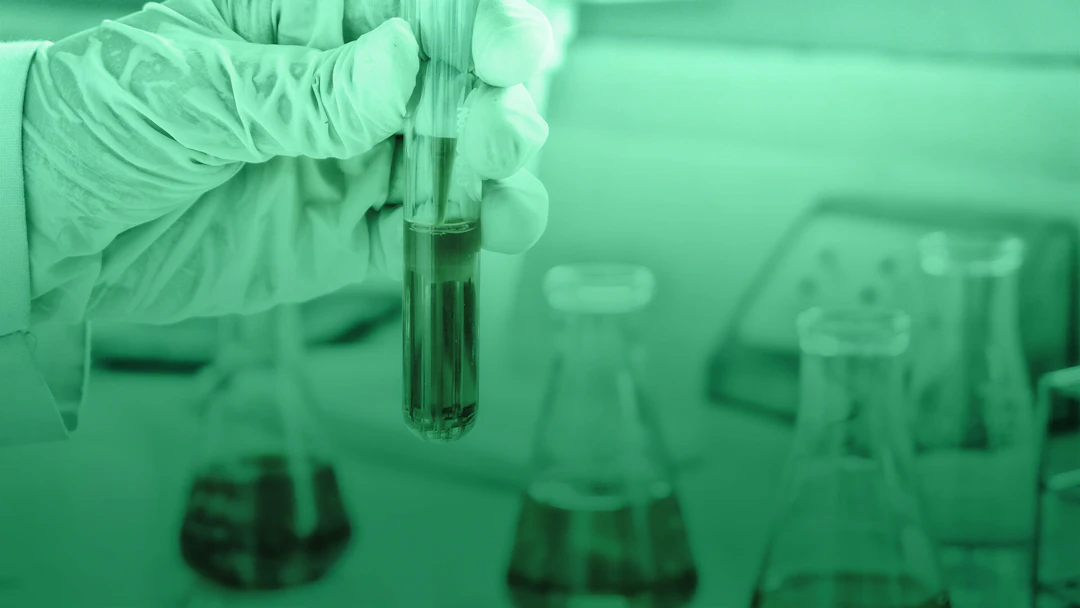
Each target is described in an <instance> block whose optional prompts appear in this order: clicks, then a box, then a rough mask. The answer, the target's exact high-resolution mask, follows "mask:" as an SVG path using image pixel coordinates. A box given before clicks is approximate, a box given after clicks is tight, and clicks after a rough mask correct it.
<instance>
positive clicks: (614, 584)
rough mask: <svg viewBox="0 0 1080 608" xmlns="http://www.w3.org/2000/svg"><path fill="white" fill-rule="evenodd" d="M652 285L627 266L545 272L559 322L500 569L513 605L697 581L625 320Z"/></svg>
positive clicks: (666, 603) (635, 601)
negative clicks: (529, 467)
mask: <svg viewBox="0 0 1080 608" xmlns="http://www.w3.org/2000/svg"><path fill="white" fill-rule="evenodd" d="M653 289H654V279H653V276H652V274H651V273H650V272H649V271H648V270H647V269H645V268H641V267H636V266H617V265H575V266H560V267H556V268H554V269H552V270H551V271H550V272H549V273H548V275H547V278H546V280H545V291H546V295H547V299H548V302H549V304H550V306H551V307H552V308H554V309H555V311H556V312H557V313H559V314H560V316H561V317H562V318H563V319H564V321H565V326H564V328H563V333H562V344H561V346H560V353H559V356H558V358H557V360H556V364H555V367H554V370H553V371H554V373H553V377H552V380H551V384H550V386H549V389H548V394H547V397H546V403H545V409H544V410H543V413H542V417H541V420H540V423H539V426H538V429H537V437H536V443H535V446H534V457H533V458H534V470H533V474H532V477H531V479H530V482H529V485H528V486H527V488H526V490H525V492H524V497H523V504H522V507H521V513H520V516H519V520H518V526H517V532H516V538H515V544H514V547H513V551H512V555H511V559H510V567H509V572H508V575H507V582H508V586H509V589H510V595H511V597H512V599H513V601H514V603H515V605H517V606H518V607H519V608H560V607H567V606H575V607H591V606H597V607H599V606H619V607H623V608H631V607H632V608H676V607H679V606H684V605H686V604H687V603H689V601H690V600H691V598H692V597H693V595H694V593H695V591H696V587H697V570H696V568H695V566H694V560H693V557H692V555H691V551H690V546H689V540H688V538H687V534H686V530H685V528H684V523H683V517H682V512H681V509H680V507H679V501H678V498H677V497H676V491H675V484H674V478H673V473H672V470H671V467H670V460H669V457H668V454H667V453H666V450H665V449H664V446H663V445H662V441H661V438H660V436H659V429H658V428H657V427H656V424H655V421H654V420H653V419H652V418H651V415H650V414H651V412H649V410H648V409H647V406H646V404H645V403H643V402H642V401H641V398H640V393H639V391H638V386H637V383H636V381H635V374H634V371H633V365H632V361H631V354H632V350H631V348H630V344H629V342H628V339H627V336H626V334H625V333H624V330H623V327H622V323H623V318H624V317H626V313H631V312H634V311H637V310H640V309H641V308H643V307H645V306H646V305H647V304H648V302H649V301H650V299H651V298H652V294H653Z"/></svg>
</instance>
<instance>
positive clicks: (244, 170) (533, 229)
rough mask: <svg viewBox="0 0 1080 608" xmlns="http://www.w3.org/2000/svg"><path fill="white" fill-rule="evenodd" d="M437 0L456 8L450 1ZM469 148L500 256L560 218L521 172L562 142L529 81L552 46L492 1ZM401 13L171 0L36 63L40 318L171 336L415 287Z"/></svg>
mask: <svg viewBox="0 0 1080 608" xmlns="http://www.w3.org/2000/svg"><path fill="white" fill-rule="evenodd" d="M432 1H438V0H432ZM479 1H480V5H479V8H478V10H477V18H476V24H475V27H474V33H473V48H474V62H475V71H476V74H477V75H478V76H479V77H480V78H481V79H483V80H485V81H486V82H487V84H485V85H482V86H481V88H480V89H479V90H478V91H477V92H475V93H474V94H473V95H472V96H470V100H469V104H470V106H471V107H470V113H469V119H468V120H469V123H468V124H467V125H466V126H465V128H464V129H463V130H462V141H461V143H460V145H459V147H460V148H461V149H462V150H463V153H464V154H466V160H467V161H469V163H470V165H471V166H473V167H474V168H475V169H476V170H477V171H478V172H479V173H480V174H481V177H483V178H485V179H486V181H485V182H484V192H483V202H482V216H481V222H482V225H483V246H484V247H485V248H487V249H490V250H494V251H498V252H504V253H516V252H521V251H524V250H525V249H527V248H529V247H530V246H531V245H532V244H533V243H534V242H535V241H536V240H537V239H538V238H539V236H540V234H541V233H542V232H543V229H544V227H545V225H546V220H547V194H546V192H545V190H544V188H543V186H542V185H541V184H540V183H539V181H537V180H536V179H535V178H534V177H533V176H531V175H530V174H529V173H527V172H525V171H524V170H522V169H521V167H522V166H524V164H525V163H526V162H527V160H528V159H529V157H530V156H531V155H532V154H533V153H534V152H535V151H536V150H537V149H538V148H539V147H540V146H541V145H542V144H543V142H544V140H545V139H546V137H547V125H546V123H545V122H544V121H543V119H541V118H540V117H539V115H537V113H536V110H535V106H534V105H533V103H532V100H531V98H530V97H529V95H528V93H527V92H526V91H525V89H524V87H523V86H521V83H522V82H524V81H525V80H527V79H528V78H529V77H530V76H532V74H533V72H534V71H536V70H537V69H538V68H539V66H540V63H541V61H542V60H543V56H544V54H545V53H546V52H548V49H549V47H550V45H551V28H550V25H549V24H548V23H547V21H546V19H545V18H544V17H543V15H542V14H541V13H540V12H539V11H538V10H536V9H535V8H533V7H532V6H530V5H528V4H526V2H525V0H479ZM397 4H398V2H394V1H393V0H172V1H171V2H167V3H165V4H148V5H147V6H146V7H145V8H144V9H143V10H142V11H140V12H138V13H135V14H133V15H130V16H128V17H126V18H124V19H121V20H120V21H116V22H111V21H107V22H105V23H103V24H102V25H101V26H100V27H98V28H95V29H92V30H89V31H87V32H83V33H81V34H78V35H76V36H73V37H71V38H68V39H65V40H63V41H61V42H59V43H57V44H55V45H52V46H50V47H47V48H45V49H43V50H42V51H40V52H39V53H38V55H37V56H36V57H35V59H34V63H33V65H32V66H31V71H30V75H29V78H28V83H27V96H26V102H25V109H24V129H23V131H24V162H25V173H26V199H27V216H28V225H29V244H30V264H31V281H32V287H33V305H32V311H33V315H34V319H35V320H36V321H41V320H44V319H47V318H55V317H61V318H63V319H65V320H77V319H80V318H83V317H87V318H94V319H123V320H129V321H141V322H173V321H177V320H180V319H183V318H186V317H191V316H200V315H216V314H222V313H248V312H256V311H259V310H263V309H266V308H269V307H270V306H272V305H274V304H277V303H291V302H300V301H304V300H307V299H310V298H313V297H316V296H319V295H322V294H325V293H329V292H331V291H334V290H337V289H339V288H341V287H343V286H345V285H348V284H350V283H354V282H358V281H361V280H363V279H364V278H365V276H367V275H368V274H369V273H370V272H372V270H373V269H374V270H382V271H385V272H387V273H389V274H391V275H395V274H398V273H400V272H401V269H400V265H401V257H402V252H401V243H402V217H401V209H400V206H399V205H397V204H396V203H400V200H401V196H400V193H399V192H398V191H397V190H398V188H397V187H396V186H395V183H396V181H398V180H400V177H398V179H397V180H395V169H396V167H395V162H396V161H395V158H396V155H395V150H396V148H398V147H399V142H400V138H399V137H395V134H397V133H399V132H400V130H401V128H402V126H403V116H404V114H405V111H406V103H407V102H408V100H409V98H410V96H411V95H412V92H413V88H414V84H415V81H416V77H417V72H418V69H419V52H418V48H417V43H416V40H415V38H414V37H413V35H412V33H411V32H410V28H409V25H408V24H406V23H405V22H403V21H401V20H400V19H393V18H392V17H393V16H394V14H396V13H398V10H399V9H398V8H397V6H396V5H397Z"/></svg>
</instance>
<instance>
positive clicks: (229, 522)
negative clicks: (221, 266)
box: [180, 311, 353, 591]
mask: <svg viewBox="0 0 1080 608" xmlns="http://www.w3.org/2000/svg"><path fill="white" fill-rule="evenodd" d="M288 314H290V312H289V311H273V312H270V313H264V314H262V315H259V316H257V317H252V318H245V319H230V320H227V321H224V322H223V330H224V331H223V340H222V343H221V348H220V352H219V358H218V361H217V364H216V368H215V369H214V370H213V371H212V372H211V374H212V376H213V377H212V379H211V381H210V385H211V388H210V390H209V391H208V392H207V394H206V396H205V400H204V403H203V405H202V408H201V410H202V413H203V416H204V424H203V436H202V441H203V445H202V450H201V452H200V455H199V459H198V461H197V464H196V466H195V469H194V471H193V473H192V481H191V485H190V490H189V493H188V497H187V506H186V511H185V514H184V519H183V522H182V524H181V530H180V549H181V554H182V556H183V558H184V561H185V562H186V563H187V565H188V566H189V567H190V568H191V569H192V570H193V571H195V572H196V573H197V574H198V575H200V577H202V578H203V579H204V580H206V581H207V582H209V583H211V584H212V585H215V586H218V587H222V588H224V589H228V590H232V591H254V590H273V589H283V588H288V587H294V586H298V585H303V584H306V583H309V582H312V581H315V580H318V579H321V578H322V577H323V576H325V575H326V574H327V573H328V572H329V571H330V569H331V568H332V567H333V566H334V564H335V563H337V562H338V560H339V559H340V558H341V556H342V555H343V554H344V552H345V550H346V548H347V547H348V545H349V542H350V540H351V538H352V535H353V528H352V525H351V523H350V521H349V517H348V514H347V510H346V508H345V504H344V501H343V499H342V495H341V491H340V488H339V486H338V481H337V476H336V474H335V472H334V468H333V466H332V465H331V463H330V460H329V459H328V458H327V456H326V455H325V454H322V453H320V452H319V449H320V447H321V445H322V443H323V442H319V441H318V440H317V437H316V436H315V427H314V425H313V424H312V421H311V420H310V419H309V418H308V415H309V410H308V407H309V405H310V398H309V395H310V392H309V391H308V390H307V385H306V381H305V377H304V375H303V373H302V370H301V368H300V366H299V362H298V360H297V359H296V357H295V356H294V354H291V353H295V352H296V351H293V350H292V349H293V348H294V347H296V345H295V344H292V343H291V342H290V340H291V339H292V336H293V335H294V334H293V333H292V332H291V331H289V329H288V324H289V320H288V318H287V317H286V315H288Z"/></svg>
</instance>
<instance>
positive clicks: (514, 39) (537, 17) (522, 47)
mask: <svg viewBox="0 0 1080 608" xmlns="http://www.w3.org/2000/svg"><path fill="white" fill-rule="evenodd" d="M554 46H555V35H554V33H553V31H552V28H551V23H550V22H549V21H548V20H547V17H545V16H544V13H543V12H541V11H540V9H538V8H536V7H535V6H533V5H531V4H529V3H528V2H524V1H523V0H482V1H481V2H480V6H479V7H478V8H477V15H476V25H475V30H474V32H473V61H474V62H475V64H476V75H477V76H479V77H480V79H481V80H483V81H484V82H486V83H488V84H490V85H493V86H497V87H509V86H513V85H516V84H522V83H523V82H526V81H527V80H529V79H530V78H532V77H533V76H535V75H536V74H537V73H538V72H539V71H540V69H541V67H543V64H544V62H545V61H547V59H548V57H549V55H550V54H551V51H552V49H553V48H554Z"/></svg>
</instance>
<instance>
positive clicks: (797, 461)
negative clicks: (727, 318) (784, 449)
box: [753, 310, 949, 608]
mask: <svg viewBox="0 0 1080 608" xmlns="http://www.w3.org/2000/svg"><path fill="white" fill-rule="evenodd" d="M907 326H908V321H907V318H906V316H904V315H902V314H900V313H888V312H880V313H878V312H863V311H831V310H814V311H809V312H807V313H804V315H802V316H801V317H800V339H801V345H802V349H803V355H802V364H801V370H800V376H801V402H800V408H799V415H798V422H797V428H796V436H795V441H794V447H793V449H792V454H791V459H790V462H789V465H788V470H787V473H786V475H785V479H784V487H783V489H782V492H781V495H780V501H781V502H780V507H779V510H778V513H777V515H776V517H775V520H774V523H773V527H772V529H771V531H770V538H769V542H768V545H767V549H766V556H765V560H764V563H763V565H762V568H761V571H760V574H759V577H758V581H757V585H756V588H755V592H754V600H753V606H754V608H796V607H797V608H943V607H946V606H948V605H949V602H948V599H947V596H946V594H945V593H944V592H943V590H942V589H943V588H942V582H941V578H940V574H939V571H938V564H937V555H936V548H935V545H934V543H933V541H932V540H931V538H930V536H929V534H928V533H927V532H926V530H925V527H924V524H923V516H922V506H921V501H920V499H919V496H918V489H917V487H916V484H915V480H914V478H913V477H912V468H911V467H912V465H911V445H910V439H909V434H908V431H907V426H906V424H905V420H904V417H903V410H902V408H903V404H904V401H903V398H902V397H903V393H902V390H901V389H902V386H901V371H902V367H901V361H902V360H901V358H900V355H901V354H902V353H903V351H904V349H905V348H906V346H907V340H908V335H907V331H908V329H907Z"/></svg>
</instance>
